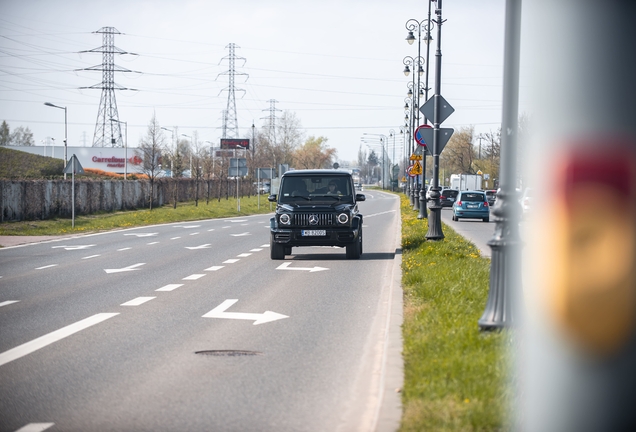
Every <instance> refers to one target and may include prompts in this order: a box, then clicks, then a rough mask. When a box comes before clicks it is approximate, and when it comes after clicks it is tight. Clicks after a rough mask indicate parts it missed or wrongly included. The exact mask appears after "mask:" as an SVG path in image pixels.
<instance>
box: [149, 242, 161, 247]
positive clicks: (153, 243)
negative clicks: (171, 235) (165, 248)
mask: <svg viewBox="0 0 636 432" xmlns="http://www.w3.org/2000/svg"><path fill="white" fill-rule="evenodd" d="M157 243H159V242H150V243H147V244H148V246H150V245H155V244H157Z"/></svg>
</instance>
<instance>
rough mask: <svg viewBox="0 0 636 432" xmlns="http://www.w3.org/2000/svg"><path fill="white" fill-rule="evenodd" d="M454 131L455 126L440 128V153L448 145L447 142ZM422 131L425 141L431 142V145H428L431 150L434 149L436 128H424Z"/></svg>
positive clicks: (438, 151) (438, 150)
mask: <svg viewBox="0 0 636 432" xmlns="http://www.w3.org/2000/svg"><path fill="white" fill-rule="evenodd" d="M453 132H455V129H453V128H439V143H438V146H439V148H438V149H437V153H438V154H439V153H441V152H442V150H444V147H446V143H447V142H448V140H449V139H450V137H451V136H452V135H453ZM420 133H421V134H422V137H423V138H424V141H425V142H427V143H429V145H428V146H427V147H428V148H429V149H430V150H429V151H432V150H433V134H434V133H435V129H422V130H421V131H420Z"/></svg>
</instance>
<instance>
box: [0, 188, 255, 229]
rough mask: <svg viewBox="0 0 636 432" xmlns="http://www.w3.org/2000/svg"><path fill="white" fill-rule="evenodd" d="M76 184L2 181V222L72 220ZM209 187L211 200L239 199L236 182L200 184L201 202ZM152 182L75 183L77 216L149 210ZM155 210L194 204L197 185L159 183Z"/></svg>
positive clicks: (245, 190)
mask: <svg viewBox="0 0 636 432" xmlns="http://www.w3.org/2000/svg"><path fill="white" fill-rule="evenodd" d="M72 186H73V185H72V181H71V180H70V179H69V180H15V181H14V180H0V209H1V210H2V213H1V215H0V222H7V221H21V220H36V219H50V218H54V217H71V214H72V208H71V203H72V200H71V192H72ZM251 186H252V185H251V183H250V182H247V181H244V182H241V187H240V191H239V194H240V195H241V196H245V195H249V194H251V193H253V191H252V190H251V189H252V187H251ZM208 187H209V188H210V199H218V198H219V196H220V197H222V198H225V197H226V196H228V195H229V196H236V182H235V181H233V180H230V181H227V180H210V181H209V182H207V181H205V180H201V181H199V200H202V201H205V199H206V196H207V190H208ZM149 189H150V182H149V181H148V180H126V181H124V180H91V179H82V178H80V179H78V178H76V179H75V214H76V215H88V214H93V213H97V212H112V211H118V210H133V209H140V208H148V195H149ZM154 189H155V190H154V194H153V196H154V199H153V207H158V206H162V205H164V204H168V203H170V202H172V201H173V197H174V192H175V189H176V191H177V197H178V198H177V201H179V202H183V201H194V199H195V193H196V181H195V180H193V179H167V178H162V179H158V180H156V181H155V185H154Z"/></svg>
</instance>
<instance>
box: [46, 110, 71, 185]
mask: <svg viewBox="0 0 636 432" xmlns="http://www.w3.org/2000/svg"><path fill="white" fill-rule="evenodd" d="M44 105H46V106H50V107H53V108H59V109H63V110H64V168H66V164H67V163H68V154H67V146H66V140H67V138H68V137H67V127H68V122H67V120H66V107H61V106H57V105H53V104H52V103H51V102H44ZM64 180H66V173H64Z"/></svg>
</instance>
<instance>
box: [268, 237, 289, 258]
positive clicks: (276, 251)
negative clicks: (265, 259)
mask: <svg viewBox="0 0 636 432" xmlns="http://www.w3.org/2000/svg"><path fill="white" fill-rule="evenodd" d="M269 255H270V258H271V259H273V260H282V259H285V246H283V245H280V244H278V243H276V242H274V239H272V238H270V240H269Z"/></svg>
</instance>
